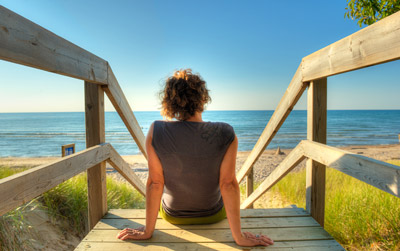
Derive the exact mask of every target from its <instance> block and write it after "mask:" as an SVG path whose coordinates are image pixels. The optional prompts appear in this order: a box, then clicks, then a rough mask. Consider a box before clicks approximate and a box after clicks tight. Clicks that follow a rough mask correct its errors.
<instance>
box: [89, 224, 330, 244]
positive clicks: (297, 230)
mask: <svg viewBox="0 0 400 251" xmlns="http://www.w3.org/2000/svg"><path fill="white" fill-rule="evenodd" d="M247 230H248V231H250V232H254V233H260V234H265V235H268V236H269V237H270V238H271V239H273V240H274V241H299V240H330V239H333V238H332V237H331V236H330V235H329V234H328V233H327V232H326V231H325V230H324V229H323V228H322V227H293V228H290V227H288V228H264V229H258V228H256V229H247ZM119 231H120V230H92V231H90V232H89V234H88V235H87V236H86V237H85V238H84V239H83V241H85V242H86V241H90V242H93V241H94V242H122V241H120V240H119V239H117V238H116V236H117V234H118V233H119ZM141 242H147V243H152V242H233V238H232V234H231V230H230V229H213V230H212V231H210V230H208V229H194V230H155V231H154V234H153V237H152V238H151V239H149V240H142V241H141Z"/></svg>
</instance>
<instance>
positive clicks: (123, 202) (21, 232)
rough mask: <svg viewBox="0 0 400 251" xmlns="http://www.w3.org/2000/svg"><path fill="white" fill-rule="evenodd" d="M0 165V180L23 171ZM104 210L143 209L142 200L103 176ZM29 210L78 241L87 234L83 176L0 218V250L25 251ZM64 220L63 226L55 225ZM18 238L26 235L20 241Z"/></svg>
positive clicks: (29, 228)
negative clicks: (44, 216)
mask: <svg viewBox="0 0 400 251" xmlns="http://www.w3.org/2000/svg"><path fill="white" fill-rule="evenodd" d="M27 169H28V168H10V167H5V166H0V178H5V177H7V176H10V175H13V174H15V173H18V172H21V171H24V170H27ZM107 203H108V204H107V205H108V208H109V209H111V208H144V206H145V199H144V197H143V196H142V195H141V194H140V193H139V192H137V191H136V190H135V189H134V188H133V187H132V186H131V185H130V184H129V183H127V182H125V181H117V180H116V179H114V178H112V177H110V176H107ZM31 210H45V211H46V212H47V213H48V214H49V215H50V216H51V219H52V221H53V224H54V225H57V226H58V227H60V228H63V227H64V228H68V229H62V230H63V232H65V231H67V232H69V233H70V234H74V235H76V236H79V237H80V238H82V237H83V236H84V235H85V234H86V233H87V230H88V228H87V210H88V209H87V177H86V173H81V174H79V175H77V176H75V177H73V178H71V179H69V180H67V181H65V182H63V183H61V184H60V185H58V186H56V187H54V188H53V189H51V190H49V191H48V192H46V193H44V194H42V195H41V196H39V197H38V198H36V199H34V200H32V201H31V202H29V203H27V204H25V205H23V206H21V207H18V208H16V209H14V210H11V211H9V212H8V213H6V214H5V215H3V216H0V250H28V249H31V248H30V247H31V246H32V245H31V243H30V242H31V241H34V239H35V238H34V231H33V230H34V229H32V224H31V223H30V222H29V221H28V220H27V219H26V217H25V215H26V213H27V212H28V211H31ZM60 221H64V222H65V221H66V222H68V224H66V225H65V226H63V225H62V224H57V223H58V222H60ZM21 236H25V237H26V236H30V237H28V238H21Z"/></svg>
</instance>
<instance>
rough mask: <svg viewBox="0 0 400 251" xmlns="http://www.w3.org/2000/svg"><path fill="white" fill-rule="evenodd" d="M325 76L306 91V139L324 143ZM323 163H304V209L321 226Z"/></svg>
mask: <svg viewBox="0 0 400 251" xmlns="http://www.w3.org/2000/svg"><path fill="white" fill-rule="evenodd" d="M326 123H327V78H321V79H318V80H315V81H312V82H311V83H310V84H309V87H308V93H307V139H308V140H310V141H315V142H319V143H322V144H326ZM325 173H326V167H325V165H323V164H321V163H318V162H316V161H314V160H312V159H308V160H307V163H306V210H307V211H308V212H310V213H311V216H312V217H313V218H314V219H315V220H316V221H317V222H318V223H319V224H320V225H321V226H322V227H323V226H324V218H325V180H326V179H325Z"/></svg>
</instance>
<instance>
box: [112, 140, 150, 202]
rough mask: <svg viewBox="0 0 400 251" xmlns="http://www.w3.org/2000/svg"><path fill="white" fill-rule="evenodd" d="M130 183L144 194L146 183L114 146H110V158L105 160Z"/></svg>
mask: <svg viewBox="0 0 400 251" xmlns="http://www.w3.org/2000/svg"><path fill="white" fill-rule="evenodd" d="M107 162H108V163H110V164H111V165H112V166H113V167H114V169H115V170H117V171H118V172H119V173H120V174H121V175H122V176H123V177H124V178H125V179H126V180H127V181H128V182H129V183H131V185H132V186H133V187H134V188H136V190H138V191H139V192H140V193H141V194H142V195H143V196H146V185H145V184H143V182H142V181H141V180H140V178H139V177H138V176H137V175H136V174H135V172H134V171H133V170H132V169H131V168H130V166H129V164H128V163H126V162H125V160H124V159H123V158H122V157H121V155H119V154H118V152H117V151H116V150H115V149H114V147H112V146H110V158H109V159H108V160H107Z"/></svg>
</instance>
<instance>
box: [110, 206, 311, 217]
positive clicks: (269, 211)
mask: <svg viewBox="0 0 400 251" xmlns="http://www.w3.org/2000/svg"><path fill="white" fill-rule="evenodd" d="M301 216H310V214H309V213H307V212H306V211H305V210H304V209H303V208H266V209H242V210H240V217H241V218H260V217H301ZM119 218H126V219H145V218H146V210H145V209H110V210H109V211H108V213H107V214H106V215H105V216H104V219H119ZM158 218H160V217H158Z"/></svg>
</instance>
